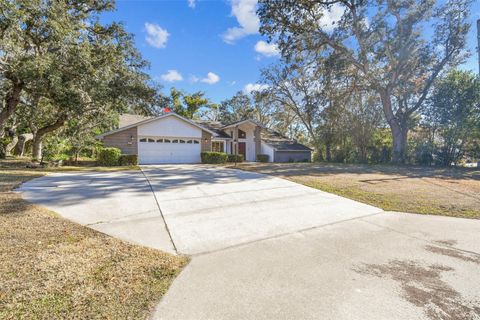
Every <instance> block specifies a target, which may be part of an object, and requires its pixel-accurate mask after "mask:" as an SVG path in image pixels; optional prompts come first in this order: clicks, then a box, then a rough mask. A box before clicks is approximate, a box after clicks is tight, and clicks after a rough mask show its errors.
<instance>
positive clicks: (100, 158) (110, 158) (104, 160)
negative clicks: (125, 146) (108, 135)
mask: <svg viewBox="0 0 480 320" xmlns="http://www.w3.org/2000/svg"><path fill="white" fill-rule="evenodd" d="M121 154H122V151H121V150H120V149H118V148H101V149H100V150H98V153H97V164H98V165H99V166H107V167H111V166H118V164H119V160H120V156H121Z"/></svg>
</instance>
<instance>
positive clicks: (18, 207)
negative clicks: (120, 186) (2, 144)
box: [0, 168, 188, 319]
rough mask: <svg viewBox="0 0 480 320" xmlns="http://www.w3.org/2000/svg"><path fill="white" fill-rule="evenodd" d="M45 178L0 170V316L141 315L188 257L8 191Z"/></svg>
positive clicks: (24, 171) (33, 173)
mask: <svg viewBox="0 0 480 320" xmlns="http://www.w3.org/2000/svg"><path fill="white" fill-rule="evenodd" d="M40 175H42V173H41V172H38V171H36V170H27V169H19V168H15V169H14V170H8V169H7V170H1V169H0V226H1V227H0V261H1V263H0V283H1V286H0V319H99V318H101V319H142V318H147V317H148V316H149V314H150V311H151V310H152V308H153V307H154V306H155V305H156V303H157V302H158V301H159V299H160V298H161V296H162V295H163V294H164V293H165V292H166V291H167V289H168V287H169V286H170V284H171V282H172V281H173V279H174V278H175V276H176V275H177V274H178V273H179V272H180V270H182V268H183V267H184V265H185V264H186V263H187V262H188V259H187V258H186V257H178V256H173V255H170V254H167V253H164V252H161V251H158V250H153V249H148V248H145V247H141V246H136V245H131V244H128V243H126V242H123V241H121V240H117V239H114V238H111V237H109V236H106V235H104V234H101V233H99V232H96V231H94V230H91V229H88V228H85V227H82V226H80V225H78V224H75V223H73V222H70V221H67V220H64V219H62V218H60V217H58V216H57V215H56V214H55V213H53V212H50V211H48V210H46V209H44V208H42V207H40V206H36V205H32V204H30V203H28V202H26V201H24V200H23V199H22V198H21V196H20V195H19V194H17V193H14V192H11V189H12V188H13V187H15V186H17V185H19V184H20V183H21V182H23V181H26V180H28V179H32V178H34V177H38V176H40Z"/></svg>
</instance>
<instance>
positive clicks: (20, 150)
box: [15, 133, 33, 157]
mask: <svg viewBox="0 0 480 320" xmlns="http://www.w3.org/2000/svg"><path fill="white" fill-rule="evenodd" d="M32 139H33V134H31V133H24V134H21V135H20V136H19V137H18V142H17V146H16V147H15V155H17V156H20V157H23V156H24V155H25V144H26V143H27V142H28V141H30V140H32Z"/></svg>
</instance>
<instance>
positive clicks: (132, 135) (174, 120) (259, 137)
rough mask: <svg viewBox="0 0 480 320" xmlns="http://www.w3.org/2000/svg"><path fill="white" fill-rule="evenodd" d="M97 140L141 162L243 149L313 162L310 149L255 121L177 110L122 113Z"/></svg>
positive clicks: (249, 155) (247, 155)
mask: <svg viewBox="0 0 480 320" xmlns="http://www.w3.org/2000/svg"><path fill="white" fill-rule="evenodd" d="M97 139H99V140H102V141H103V143H104V145H105V146H107V147H117V148H119V149H120V150H122V153H124V154H137V155H138V159H139V163H140V164H157V163H199V162H200V153H201V152H205V151H217V152H225V153H228V154H235V153H237V154H242V155H243V157H244V159H245V160H246V161H256V159H257V155H258V154H266V155H268V161H269V162H288V161H310V160H311V152H312V150H311V149H310V148H308V147H306V146H304V145H302V144H300V143H298V142H296V141H295V140H292V139H288V138H286V137H284V136H282V135H280V134H279V133H276V132H274V131H272V130H269V129H266V128H264V127H263V126H261V125H260V124H258V123H256V122H255V121H253V120H243V121H238V122H235V123H231V124H223V123H220V122H218V121H203V120H191V119H187V118H184V117H182V116H180V115H178V114H176V113H173V112H170V113H165V114H163V115H161V116H158V117H142V116H138V115H122V116H121V117H120V123H119V128H118V129H115V130H112V131H109V132H106V133H104V134H101V135H99V136H97Z"/></svg>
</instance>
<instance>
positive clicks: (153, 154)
mask: <svg viewBox="0 0 480 320" xmlns="http://www.w3.org/2000/svg"><path fill="white" fill-rule="evenodd" d="M200 151H201V147H200V139H189V138H171V137H168V138H166V137H142V138H140V139H139V141H138V158H139V159H138V160H139V162H140V164H156V163H198V162H200Z"/></svg>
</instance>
